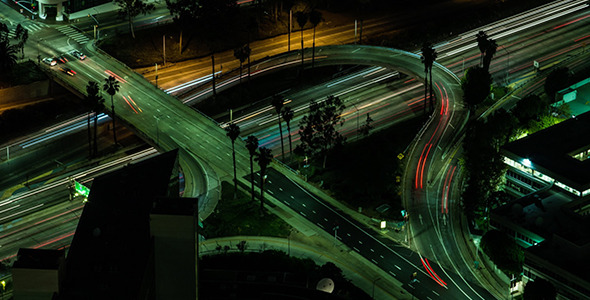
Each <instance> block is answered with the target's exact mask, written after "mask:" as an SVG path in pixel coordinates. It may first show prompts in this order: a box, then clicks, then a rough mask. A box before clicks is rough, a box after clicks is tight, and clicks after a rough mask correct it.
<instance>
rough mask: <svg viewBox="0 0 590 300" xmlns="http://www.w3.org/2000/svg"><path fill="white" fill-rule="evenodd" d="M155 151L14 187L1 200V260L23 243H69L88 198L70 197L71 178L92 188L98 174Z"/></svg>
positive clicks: (28, 245) (27, 245)
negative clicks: (29, 184) (7, 195)
mask: <svg viewBox="0 0 590 300" xmlns="http://www.w3.org/2000/svg"><path fill="white" fill-rule="evenodd" d="M155 154H157V151H156V150H155V149H153V148H148V149H145V150H143V151H138V152H135V153H133V154H130V155H126V156H124V157H120V158H118V159H115V157H111V158H110V159H107V160H104V161H101V163H100V164H97V165H96V166H94V167H92V168H80V169H77V170H72V171H70V172H68V173H63V174H56V175H53V176H51V175H48V176H47V177H46V178H43V181H39V182H37V183H36V184H34V185H31V186H30V188H26V187H21V188H19V189H16V190H15V189H11V190H10V193H11V194H12V196H10V197H7V198H3V199H2V200H0V224H1V225H0V260H6V259H10V258H12V257H14V255H15V254H16V251H17V250H18V248H21V247H22V248H31V247H39V248H41V247H43V248H49V249H55V248H57V247H56V245H60V246H65V245H69V242H70V241H71V237H72V235H73V232H74V230H75V227H76V225H77V221H78V220H77V218H78V217H79V215H80V214H81V210H82V208H83V202H84V197H82V196H80V195H78V196H76V195H74V197H73V198H71V197H70V195H71V194H70V193H71V191H70V189H69V188H68V187H69V186H70V182H71V180H73V179H74V180H76V181H78V182H80V183H82V184H84V185H86V186H88V187H90V188H91V184H92V180H93V179H94V177H96V176H100V175H102V174H107V173H110V172H112V171H114V170H117V169H119V168H122V167H123V166H125V165H127V164H129V163H134V162H138V161H141V160H144V159H147V158H149V157H151V156H153V155H155ZM61 224H65V225H63V226H62V225H61Z"/></svg>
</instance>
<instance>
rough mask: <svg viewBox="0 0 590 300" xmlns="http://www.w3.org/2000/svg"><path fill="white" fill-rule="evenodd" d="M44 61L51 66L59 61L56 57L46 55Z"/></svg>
mask: <svg viewBox="0 0 590 300" xmlns="http://www.w3.org/2000/svg"><path fill="white" fill-rule="evenodd" d="M43 62H44V63H46V64H48V65H50V66H55V65H56V64H57V61H56V60H55V58H54V57H46V58H44V59H43Z"/></svg>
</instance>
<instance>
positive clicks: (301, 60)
mask: <svg viewBox="0 0 590 300" xmlns="http://www.w3.org/2000/svg"><path fill="white" fill-rule="evenodd" d="M301 71H303V28H301Z"/></svg>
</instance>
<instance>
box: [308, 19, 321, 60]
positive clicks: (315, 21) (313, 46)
mask: <svg viewBox="0 0 590 300" xmlns="http://www.w3.org/2000/svg"><path fill="white" fill-rule="evenodd" d="M309 21H310V22H311V24H312V25H313V44H312V46H311V67H312V68H313V64H314V61H315V28H316V27H317V26H318V24H320V22H321V21H322V13H321V12H319V11H317V10H312V11H311V13H309Z"/></svg>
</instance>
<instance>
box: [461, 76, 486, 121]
mask: <svg viewBox="0 0 590 300" xmlns="http://www.w3.org/2000/svg"><path fill="white" fill-rule="evenodd" d="M461 88H463V100H464V101H465V104H466V105H467V106H468V107H469V109H470V110H472V111H473V110H475V108H477V105H479V104H481V103H482V102H483V101H484V100H485V99H486V98H487V97H488V95H489V94H490V91H491V89H492V76H491V75H490V73H488V71H487V70H485V69H484V68H481V67H478V66H476V67H472V68H470V69H468V70H467V72H466V73H465V76H464V77H463V79H462V80H461Z"/></svg>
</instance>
